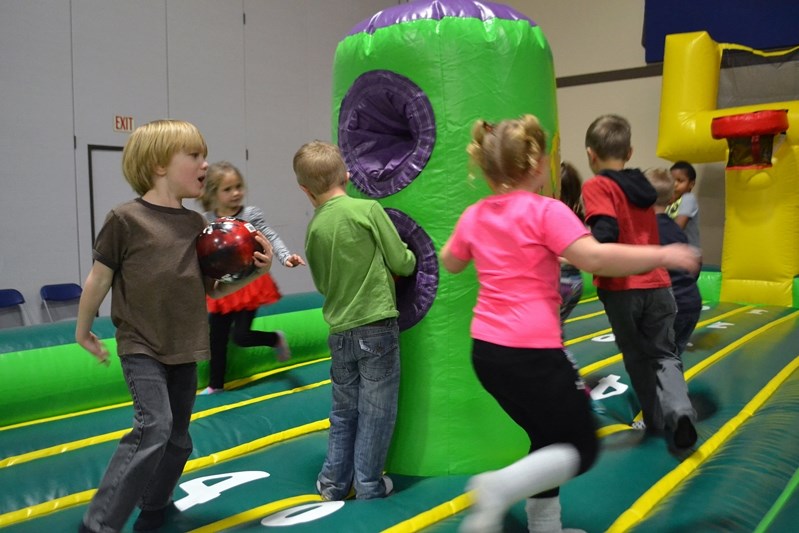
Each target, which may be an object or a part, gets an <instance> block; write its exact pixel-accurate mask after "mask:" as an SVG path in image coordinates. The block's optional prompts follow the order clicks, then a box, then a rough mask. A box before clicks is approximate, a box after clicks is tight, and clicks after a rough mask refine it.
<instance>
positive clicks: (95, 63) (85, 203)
mask: <svg viewBox="0 0 799 533" xmlns="http://www.w3.org/2000/svg"><path fill="white" fill-rule="evenodd" d="M397 3H403V2H402V1H401V0H235V1H233V0H228V1H221V0H139V1H136V2H130V1H129V0H72V1H71V2H64V1H63V0H0V50H2V51H3V52H2V54H0V72H2V75H1V76H0V94H2V95H3V98H2V99H1V101H0V124H1V126H0V136H1V137H0V139H1V142H0V160H1V161H2V162H3V165H2V167H0V176H1V177H0V183H2V192H0V217H2V230H1V231H0V250H1V251H0V288H5V287H15V288H18V289H19V290H21V291H22V292H23V294H24V295H25V297H26V299H27V300H28V310H29V312H30V314H31V315H32V316H33V318H34V321H41V320H42V311H41V305H40V300H39V295H38V289H39V287H40V286H41V285H42V284H44V283H52V282H67V281H69V282H76V283H81V284H82V283H83V280H84V279H85V277H86V274H87V273H88V270H89V268H90V266H91V243H92V224H94V226H95V228H99V225H100V224H101V223H102V220H103V218H104V216H105V214H106V212H107V211H108V209H109V208H110V207H112V206H113V205H115V204H116V203H119V202H121V201H124V200H127V199H129V198H132V197H133V196H134V195H133V193H132V191H130V190H129V189H128V186H127V184H126V183H125V182H124V179H123V178H122V176H121V171H120V170H119V160H120V153H119V152H118V151H114V150H106V149H96V150H93V151H92V152H91V154H92V156H91V168H92V181H91V184H90V181H89V165H90V161H89V149H88V147H89V146H90V145H97V146H103V147H117V148H121V147H122V146H123V145H124V143H125V140H126V139H127V136H128V134H127V133H120V132H115V131H114V130H113V119H114V116H116V115H122V116H132V117H133V118H134V121H135V124H136V125H141V124H144V123H146V122H148V121H150V120H154V119H157V118H164V117H173V118H181V119H185V120H189V121H191V122H194V123H195V124H197V125H198V126H199V128H200V130H201V131H202V132H203V134H204V135H205V137H206V140H207V141H208V145H209V150H210V151H209V154H208V159H209V161H214V160H218V159H228V160H230V161H232V162H234V163H235V164H237V165H238V166H239V167H240V168H241V169H242V171H243V172H244V173H245V177H246V179H247V182H248V186H249V194H248V198H247V202H248V203H251V204H254V205H258V206H260V207H262V208H263V209H264V212H265V213H266V216H267V221H268V222H269V223H270V225H271V226H272V227H274V228H275V229H276V230H277V231H278V232H279V233H280V234H281V236H282V237H283V239H284V240H285V241H286V243H287V244H288V246H289V247H290V248H291V249H293V250H297V251H300V252H301V251H302V246H303V237H304V231H305V226H306V224H307V222H308V220H309V219H310V216H311V214H312V210H311V207H310V205H309V204H308V202H307V200H306V199H305V197H304V196H303V195H302V193H301V192H300V191H299V190H298V189H297V187H296V185H295V182H294V178H293V173H292V172H291V157H292V155H293V154H294V152H295V151H296V149H297V148H298V147H299V146H300V145H301V144H302V143H304V142H306V141H308V140H310V139H314V138H320V139H330V137H331V124H330V121H331V116H330V109H331V102H330V97H331V83H332V80H331V68H332V63H333V53H334V51H335V47H336V45H337V43H338V42H339V41H340V40H341V39H342V38H343V37H344V36H345V35H346V33H347V31H348V30H349V29H350V28H351V27H352V26H354V25H355V24H356V23H357V22H359V21H360V20H362V19H364V18H366V17H368V16H371V15H372V14H374V13H375V12H377V11H379V10H381V9H384V8H386V7H389V6H391V5H395V4H397ZM505 3H506V4H508V5H510V6H512V7H514V8H516V9H518V10H520V11H522V12H523V13H525V14H526V15H528V16H529V17H530V18H532V19H533V20H535V21H536V22H537V23H538V24H539V25H540V26H541V27H542V28H543V30H544V33H545V35H546V36H547V39H548V41H549V43H550V45H551V47H552V51H553V55H554V60H555V72H556V75H557V76H558V78H559V79H561V80H568V79H572V80H573V79H575V78H574V77H576V76H581V77H582V76H584V78H580V79H583V80H584V81H582V82H579V83H578V84H577V85H572V86H569V87H564V88H561V89H559V90H558V108H559V117H560V128H561V136H562V157H563V159H567V160H570V161H572V162H573V163H575V164H576V166H577V168H578V169H579V170H580V171H581V173H582V174H583V177H584V178H587V177H588V175H589V170H588V166H587V162H586V158H585V155H584V154H585V151H584V148H583V136H584V134H585V129H586V127H587V126H588V124H589V123H590V122H591V120H593V119H594V118H595V117H596V116H597V115H599V114H602V113H608V112H614V113H619V114H622V115H624V116H626V117H627V118H628V119H629V120H630V122H631V124H632V127H633V143H634V154H633V159H632V161H631V162H630V164H631V165H632V166H638V167H641V168H647V167H650V166H658V165H660V166H667V165H669V164H670V162H669V161H663V160H660V159H659V158H658V157H657V156H656V155H655V145H656V141H657V128H658V114H659V107H660V83H661V80H660V76H659V75H650V76H644V77H638V78H635V79H631V80H626V81H613V82H599V81H598V80H599V78H600V77H601V75H602V74H603V73H607V72H612V71H617V70H624V69H635V68H638V67H644V66H645V62H644V50H643V48H642V47H641V29H642V25H643V2H641V0H605V1H602V2H586V1H585V0H512V1H507V2H505ZM244 13H246V24H244V23H243V20H242V18H243V14H244ZM586 75H587V76H586ZM592 75H596V76H592ZM585 80H587V81H585ZM246 154H249V157H247V155H246ZM697 169H698V171H699V175H700V178H699V185H698V188H697V190H696V192H697V193H698V196H699V201H700V209H701V210H702V217H701V222H702V227H701V231H702V240H703V247H704V252H705V262H706V263H709V264H718V263H719V258H720V253H721V228H722V225H723V216H724V214H723V209H724V208H723V197H724V191H723V188H724V187H723V185H724V183H723V179H724V170H723V166H722V165H721V164H718V165H699V166H697ZM90 185H91V189H90ZM186 205H187V207H192V208H197V209H199V206H197V205H196V204H195V203H194V202H187V204H186ZM273 273H274V276H275V278H276V280H277V282H278V284H279V285H280V287H281V289H282V290H283V291H284V292H285V293H287V294H290V293H295V292H304V291H309V290H313V284H312V282H311V278H310V275H309V273H308V271H307V269H291V270H289V269H285V268H283V267H280V266H277V267H276V268H275V269H274V270H273ZM101 312H103V313H104V314H105V313H107V312H108V302H106V303H104V305H103V307H102V308H101Z"/></svg>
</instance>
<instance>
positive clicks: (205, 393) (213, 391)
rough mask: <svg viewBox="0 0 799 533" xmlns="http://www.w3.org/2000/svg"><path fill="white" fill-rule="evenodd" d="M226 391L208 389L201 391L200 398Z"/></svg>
mask: <svg viewBox="0 0 799 533" xmlns="http://www.w3.org/2000/svg"><path fill="white" fill-rule="evenodd" d="M223 390H225V389H215V388H213V387H206V388H204V389H203V390H202V391H200V393H199V394H200V396H207V395H209V394H216V393H217V392H222V391H223Z"/></svg>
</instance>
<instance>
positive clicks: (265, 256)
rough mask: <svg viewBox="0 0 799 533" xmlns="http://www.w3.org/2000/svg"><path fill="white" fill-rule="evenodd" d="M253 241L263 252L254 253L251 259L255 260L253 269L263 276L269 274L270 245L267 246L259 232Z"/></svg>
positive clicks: (266, 241)
mask: <svg viewBox="0 0 799 533" xmlns="http://www.w3.org/2000/svg"><path fill="white" fill-rule="evenodd" d="M255 240H256V241H257V242H258V244H260V245H261V247H262V248H263V249H264V251H263V252H255V253H254V254H253V259H255V267H256V268H257V269H258V270H260V271H261V273H262V274H263V273H266V272H269V269H271V268H272V245H271V244H269V241H268V240H267V239H266V237H264V235H263V233H261V232H260V231H259V232H258V234H257V235H256V236H255Z"/></svg>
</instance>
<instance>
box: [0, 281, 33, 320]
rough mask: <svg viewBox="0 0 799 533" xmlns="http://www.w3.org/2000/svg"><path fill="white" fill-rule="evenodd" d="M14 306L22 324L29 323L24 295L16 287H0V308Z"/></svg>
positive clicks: (29, 318)
mask: <svg viewBox="0 0 799 533" xmlns="http://www.w3.org/2000/svg"><path fill="white" fill-rule="evenodd" d="M12 307H16V308H17V309H18V310H19V314H20V317H21V319H22V325H23V326H24V325H25V324H31V317H30V316H28V310H27V309H25V297H24V296H22V293H21V292H19V291H18V290H17V289H0V309H11V308H12Z"/></svg>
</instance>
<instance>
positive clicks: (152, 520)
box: [133, 503, 175, 531]
mask: <svg viewBox="0 0 799 533" xmlns="http://www.w3.org/2000/svg"><path fill="white" fill-rule="evenodd" d="M172 509H175V505H174V504H173V503H170V504H169V505H167V506H166V507H162V508H161V509H151V510H149V511H145V510H144V509H142V511H141V512H140V513H139V517H138V518H137V519H136V521H135V522H134V523H133V531H155V530H157V529H159V528H160V527H161V526H163V525H164V522H165V521H166V515H167V512H168V511H170V510H172Z"/></svg>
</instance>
